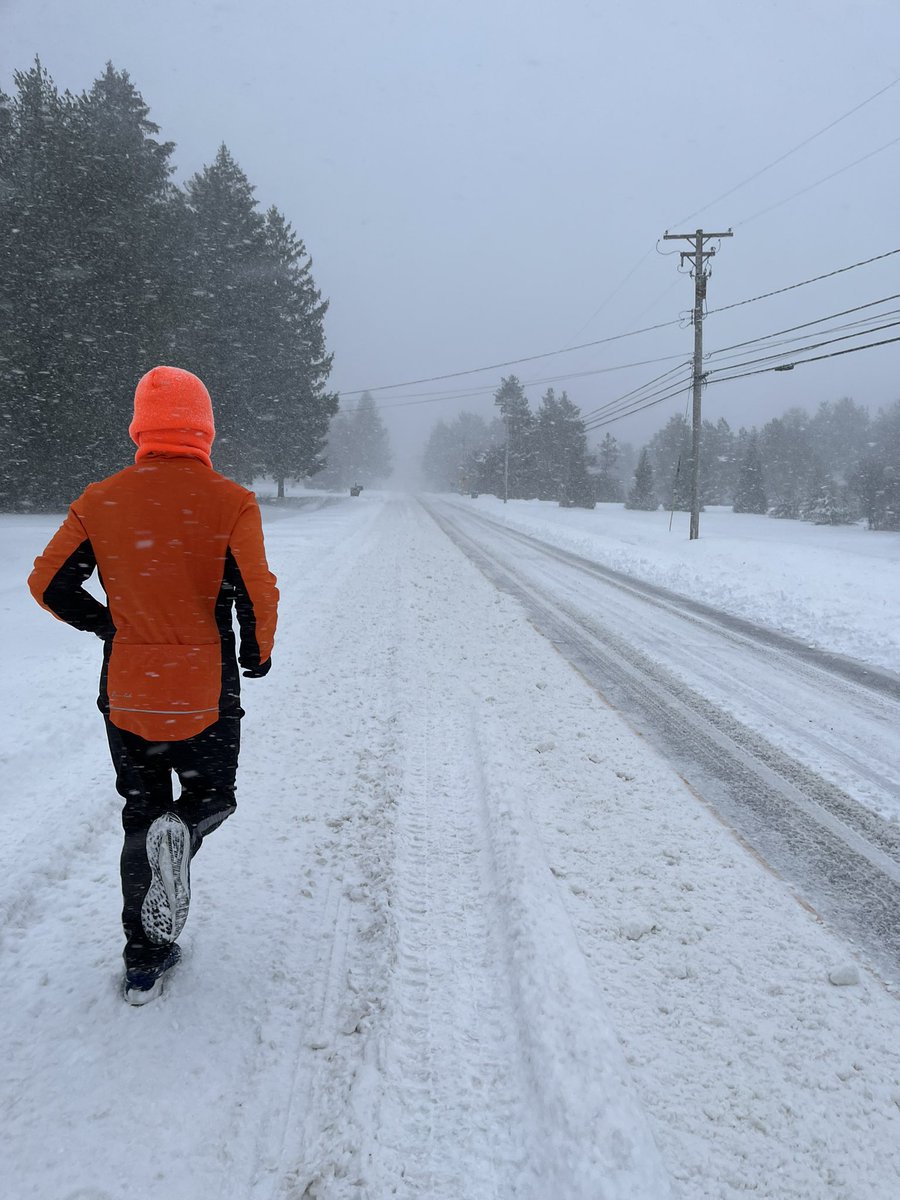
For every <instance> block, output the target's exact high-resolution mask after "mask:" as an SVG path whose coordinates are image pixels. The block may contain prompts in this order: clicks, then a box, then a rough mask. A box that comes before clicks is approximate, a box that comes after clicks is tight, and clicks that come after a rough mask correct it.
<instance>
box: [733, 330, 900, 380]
mask: <svg viewBox="0 0 900 1200" xmlns="http://www.w3.org/2000/svg"><path fill="white" fill-rule="evenodd" d="M893 342H900V337H892V338H884V339H883V340H882V341H880V342H868V343H867V344H866V345H865V346H848V347H847V349H846V350H833V351H832V352H831V353H830V354H816V355H814V356H813V357H812V358H801V359H798V360H797V361H796V362H793V363H790V364H787V365H785V366H780V367H760V368H759V369H758V370H756V371H745V372H744V373H743V374H742V375H725V376H723V377H722V378H716V379H711V380H710V383H727V382H728V381H729V380H730V379H747V378H748V377H749V376H751V375H767V374H768V373H769V372H770V371H792V370H793V369H794V367H802V366H803V364H804V363H811V362H822V361H823V359H826V358H840V357H841V355H843V354H857V353H858V352H859V351H860V350H872V349H873V348H874V347H875V346H890V345H891V344H892V343H893Z"/></svg>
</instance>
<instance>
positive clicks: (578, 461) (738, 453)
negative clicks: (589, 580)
mask: <svg viewBox="0 0 900 1200" xmlns="http://www.w3.org/2000/svg"><path fill="white" fill-rule="evenodd" d="M511 380H512V382H510V379H507V380H504V381H503V382H502V384H501V387H500V389H499V390H498V392H497V393H496V397H495V400H496V403H497V405H498V406H499V407H501V408H503V406H504V405H505V406H506V412H505V413H504V414H503V416H501V418H498V419H495V420H494V421H493V422H486V421H484V420H483V419H482V418H480V417H478V416H475V415H473V414H471V413H461V414H460V415H459V416H458V417H457V418H456V419H455V420H454V421H452V422H449V423H446V422H441V423H440V424H438V426H437V427H436V428H435V430H434V431H433V433H432V435H431V438H430V439H429V442H428V445H427V447H426V450H425V456H424V461H423V467H424V473H425V476H426V479H427V480H428V482H429V484H430V486H432V487H435V488H436V489H438V490H462V491H484V492H492V493H493V494H495V495H498V496H502V495H503V486H504V478H503V461H504V458H505V451H506V445H507V433H509V449H510V469H509V472H508V475H509V481H510V489H509V492H508V495H509V496H510V497H511V498H512V497H526V498H534V497H538V498H540V499H545V500H560V501H561V502H563V503H580V502H582V500H583V498H586V499H587V502H588V503H589V504H590V503H591V502H595V501H607V502H620V503H622V502H624V504H625V505H626V507H628V508H639V509H647V510H651V511H652V510H655V509H657V508H659V507H663V508H666V509H671V508H674V509H679V510H684V511H689V510H690V485H691V467H692V451H691V427H690V424H689V422H688V421H687V419H686V418H685V417H684V416H682V415H681V414H676V415H674V416H672V417H671V418H670V419H669V420H668V422H667V423H666V424H665V426H663V428H662V429H660V430H658V431H657V432H656V433H655V434H654V435H653V436H652V437H651V438H650V439H649V441H648V442H647V444H646V445H645V446H643V448H642V449H641V451H640V453H639V454H636V453H635V450H634V447H632V446H631V445H629V444H627V443H620V442H619V441H617V439H616V438H615V437H614V436H613V435H612V434H611V433H609V432H607V433H606V434H605V435H604V437H603V439H602V440H601V441H600V442H599V443H598V444H596V445H594V446H593V447H590V448H588V447H587V444H586V442H587V439H586V436H585V432H584V422H583V421H582V420H581V417H580V413H579V411H578V409H577V407H576V406H575V405H572V404H571V403H570V402H569V401H568V399H567V398H565V393H563V396H562V397H561V398H560V400H559V401H558V400H557V399H556V397H555V396H554V395H553V392H552V389H551V390H550V391H549V392H548V393H547V396H545V398H544V401H542V405H541V409H540V410H539V412H538V414H536V415H531V414H530V413H529V411H528V409H527V401H526V402H525V403H524V404H523V397H524V392H523V391H522V385H521V384H520V383H519V381H518V380H516V379H515V377H511ZM501 397H502V399H501ZM563 399H565V404H562V403H561V401H562V400H563ZM699 483H700V499H701V503H702V504H703V505H706V506H710V505H725V506H731V507H733V508H734V511H735V512H751V513H768V514H769V515H770V516H773V517H789V518H794V519H801V520H808V521H814V522H817V523H819V524H842V523H849V522H853V521H858V520H862V519H864V520H866V522H867V523H868V526H869V528H870V529H894V530H898V529H900V400H898V401H896V402H895V403H894V404H892V405H890V406H888V407H887V408H886V409H883V410H881V411H880V412H879V413H877V414H875V415H874V416H873V415H870V413H869V412H868V410H867V409H865V408H864V407H862V406H861V405H858V404H856V403H854V402H853V401H852V400H850V399H847V398H844V399H841V400H837V401H823V402H822V403H820V404H819V406H818V407H817V409H816V410H815V411H814V412H812V413H811V412H808V411H807V410H805V409H801V408H792V409H790V410H789V411H788V412H786V413H785V414H784V415H783V416H781V417H777V418H775V419H773V420H771V421H768V422H767V423H766V424H765V425H763V426H762V427H761V428H757V427H751V428H749V429H747V428H741V429H738V430H736V431H735V430H733V429H732V428H731V427H730V425H729V424H728V422H727V421H725V420H724V419H720V420H719V421H717V422H712V421H704V422H703V425H702V429H701V440H700V476H699Z"/></svg>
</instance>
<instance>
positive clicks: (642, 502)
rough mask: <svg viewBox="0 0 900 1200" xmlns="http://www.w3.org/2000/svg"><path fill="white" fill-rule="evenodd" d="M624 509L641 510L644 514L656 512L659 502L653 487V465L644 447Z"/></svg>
mask: <svg viewBox="0 0 900 1200" xmlns="http://www.w3.org/2000/svg"><path fill="white" fill-rule="evenodd" d="M625 507H626V508H638V509H643V510H644V511H646V512H656V510H657V509H658V508H659V501H658V500H657V499H656V493H655V491H654V486H653V465H652V463H651V462H650V454H649V451H648V450H647V448H646V446H645V447H644V449H643V450H642V451H641V456H640V458H639V459H638V465H637V467H636V468H635V472H634V483H633V484H632V486H631V490H630V491H629V493H628V499H627V500H626V501H625Z"/></svg>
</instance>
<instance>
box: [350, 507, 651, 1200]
mask: <svg viewBox="0 0 900 1200" xmlns="http://www.w3.org/2000/svg"><path fill="white" fill-rule="evenodd" d="M406 511H407V518H406V519H407V526H408V528H409V530H410V536H409V537H405V538H403V539H402V543H401V544H402V555H403V559H404V561H403V562H400V563H398V574H399V575H400V576H401V577H402V575H403V574H404V573H405V575H406V580H405V582H404V583H403V584H401V586H399V587H398V595H399V597H400V599H398V601H397V603H396V604H395V608H396V609H397V610H398V618H397V619H398V620H401V621H402V622H403V624H402V627H401V638H400V645H401V646H402V648H403V654H402V655H401V660H402V661H403V663H404V665H403V667H402V669H401V670H400V671H399V673H398V675H397V683H398V684H402V686H403V688H404V689H405V690H406V691H407V693H408V696H407V699H406V703H405V704H404V703H403V698H402V695H401V696H400V697H399V707H400V710H401V714H402V715H401V718H400V720H399V722H398V733H400V732H402V737H401V744H402V745H404V746H406V747H407V750H406V766H405V770H404V772H403V777H402V778H403V791H402V793H401V798H400V801H399V804H398V811H397V843H396V845H397V861H396V872H397V878H396V887H395V893H394V897H393V899H392V911H393V912H394V913H395V914H396V916H397V921H398V929H397V936H398V962H397V968H396V970H395V972H394V974H393V977H392V979H391V981H390V997H391V999H390V1003H389V1012H390V1013H391V1016H392V1021H391V1024H390V1032H389V1034H388V1044H389V1046H390V1047H392V1048H393V1050H392V1053H391V1054H390V1055H389V1057H388V1063H389V1073H388V1078H387V1087H386V1091H385V1096H384V1100H383V1103H382V1117H383V1121H382V1126H381V1137H382V1139H383V1141H384V1140H385V1138H386V1135H387V1133H388V1131H389V1130H390V1129H392V1128H396V1124H397V1118H398V1116H399V1117H402V1118H403V1121H402V1123H403V1125H404V1127H405V1125H406V1122H407V1121H411V1122H412V1126H413V1129H414V1131H415V1135H416V1136H415V1140H414V1141H413V1142H412V1143H411V1144H409V1145H408V1146H407V1149H406V1152H405V1156H404V1152H403V1150H402V1146H398V1145H397V1144H396V1143H395V1144H394V1145H393V1147H392V1149H393V1151H394V1153H395V1160H394V1161H395V1163H396V1164H397V1165H399V1164H400V1163H401V1161H404V1162H405V1165H404V1170H403V1174H402V1178H401V1181H399V1182H398V1181H397V1177H396V1174H395V1175H394V1189H395V1191H391V1194H397V1195H399V1196H409V1197H412V1196H426V1195H427V1196H428V1197H429V1200H432V1197H433V1198H435V1200H451V1198H453V1200H455V1198H456V1197H459V1196H466V1197H467V1198H468V1197H471V1198H472V1200H491V1198H493V1197H497V1198H498V1200H501V1198H502V1200H506V1198H507V1197H511V1196H517V1197H521V1198H522V1200H543V1198H545V1197H547V1196H565V1197H566V1198H567V1200H626V1198H627V1200H638V1197H642V1198H646V1200H664V1198H665V1197H666V1196H667V1195H668V1183H667V1179H666V1176H665V1172H664V1170H663V1168H662V1167H661V1165H660V1161H659V1158H658V1155H657V1152H656V1148H655V1146H654V1144H653V1141H652V1138H651V1136H650V1134H649V1131H648V1129H647V1125H646V1120H645V1117H644V1115H643V1113H642V1111H641V1109H640V1106H639V1104H638V1102H637V1100H636V1098H635V1096H634V1093H633V1090H632V1085H631V1082H630V1080H629V1078H628V1073H627V1070H626V1068H625V1065H624V1060H623V1057H622V1052H621V1050H620V1048H619V1046H618V1044H617V1042H616V1039H615V1036H614V1034H613V1033H612V1030H611V1028H610V1027H609V1025H608V1023H607V1022H606V1020H605V1017H604V1014H603V1012H602V1008H601V1007H600V1006H599V1003H598V997H597V994H596V991H595V989H594V987H593V985H592V983H591V981H590V978H589V973H588V971H587V967H586V964H585V962H584V959H583V957H582V955H581V953H580V951H579V949H578V946H577V944H576V942H575V937H574V933H573V930H572V927H571V923H570V921H569V918H568V915H567V914H566V912H565V910H564V908H563V905H562V903H561V900H560V897H559V894H558V890H557V887H556V884H555V881H554V879H553V876H552V874H551V872H550V870H549V867H548V865H547V862H546V860H545V858H544V856H543V852H542V849H541V845H540V840H539V837H538V834H537V831H536V828H535V826H534V824H533V822H532V820H531V817H530V814H529V813H528V811H527V809H526V807H525V806H524V805H523V803H522V802H521V800H520V798H519V797H518V794H517V789H516V786H515V784H511V783H510V778H511V777H512V778H515V777H516V771H515V768H514V767H513V769H512V770H511V769H510V767H511V764H510V761H509V755H510V754H512V755H513V756H515V755H516V749H515V747H516V746H517V742H518V737H519V730H518V729H517V728H510V727H509V726H508V725H507V724H506V723H504V722H499V723H498V722H497V721H495V720H493V719H491V718H490V717H487V716H486V714H485V713H484V711H483V709H484V705H483V702H480V703H477V702H476V692H477V688H475V687H474V680H476V679H477V680H479V681H481V680H483V678H484V676H485V673H486V674H487V675H488V676H490V675H491V674H492V673H493V670H492V666H491V663H492V661H493V659H492V656H493V655H494V654H496V653H500V654H502V650H497V649H496V648H495V645H494V643H493V641H492V640H491V638H490V635H487V640H486V635H485V633H484V630H483V629H482V627H481V624H480V620H481V618H482V617H483V614H484V608H483V605H482V606H481V607H479V608H478V609H477V610H476V612H474V613H472V614H468V606H467V605H466V604H465V603H464V602H463V600H462V598H463V597H464V596H465V594H466V591H465V589H466V586H467V583H468V579H467V576H468V572H467V570H466V571H463V572H462V573H461V575H460V578H458V579H457V578H455V577H454V576H453V574H448V563H447V558H446V554H445V553H443V552H442V551H438V552H436V548H435V546H434V542H433V535H432V534H431V522H430V519H429V518H428V517H426V516H425V514H424V513H422V511H421V509H420V508H418V507H415V508H413V507H411V506H407V510H406ZM410 560H411V561H410ZM448 595H449V596H450V597H451V605H452V612H453V619H452V622H450V621H448V620H447V616H446V615H444V614H445V613H446V612H447V597H448ZM404 596H408V597H410V598H411V600H410V601H409V604H408V608H407V609H406V611H405V612H404V605H403V602H402V597H404ZM467 614H468V615H467ZM448 639H449V640H448ZM488 731H489V732H488ZM501 747H502V749H501ZM390 1068H392V1069H390ZM423 1142H424V1144H423ZM426 1147H427V1149H426ZM390 1181H391V1174H390V1172H389V1173H388V1175H387V1176H386V1177H385V1180H384V1186H383V1187H382V1189H381V1190H380V1191H379V1190H378V1189H376V1190H375V1191H374V1192H373V1195H377V1196H380V1195H384V1194H387V1185H388V1183H389V1182H390Z"/></svg>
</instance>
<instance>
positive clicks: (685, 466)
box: [648, 413, 693, 512]
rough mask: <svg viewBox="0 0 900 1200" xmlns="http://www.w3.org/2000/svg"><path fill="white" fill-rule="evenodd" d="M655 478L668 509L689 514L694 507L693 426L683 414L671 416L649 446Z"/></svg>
mask: <svg viewBox="0 0 900 1200" xmlns="http://www.w3.org/2000/svg"><path fill="white" fill-rule="evenodd" d="M648 448H649V451H650V454H651V455H652V457H653V467H654V476H655V478H656V480H657V481H658V483H659V490H660V491H661V492H662V497H663V503H664V505H665V507H666V508H674V509H678V511H679V512H689V511H690V508H691V462H692V459H693V454H692V450H691V427H690V425H689V424H688V422H687V421H686V420H685V418H684V417H683V416H682V415H681V413H675V414H674V416H672V417H670V418H669V420H668V421H667V423H666V424H665V425H664V427H663V428H662V429H660V430H659V431H658V432H657V433H655V434H654V435H653V437H652V438H651V439H650V442H649V444H648Z"/></svg>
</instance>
